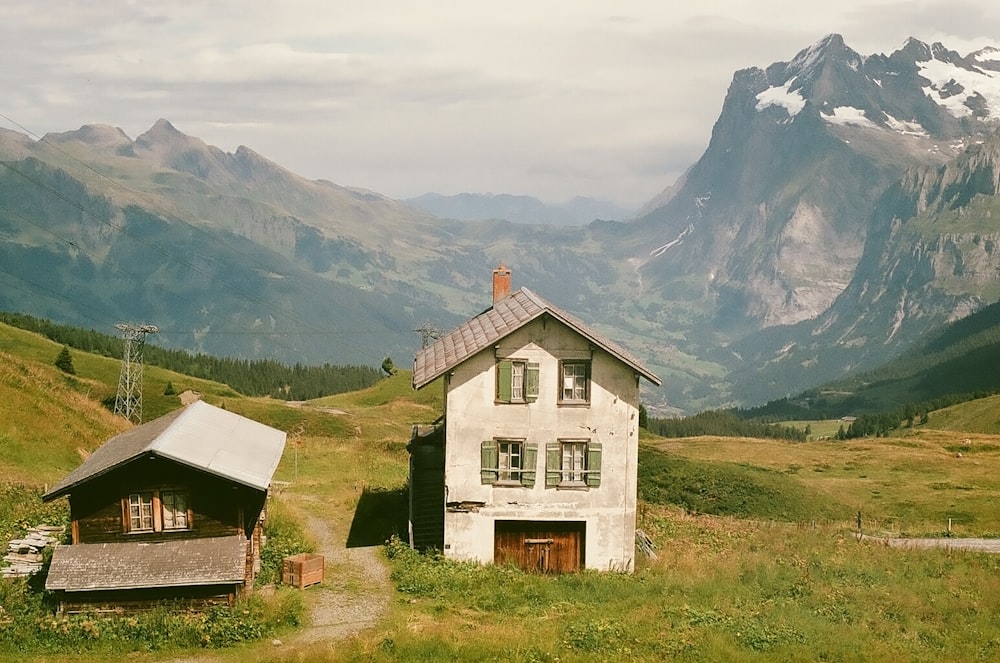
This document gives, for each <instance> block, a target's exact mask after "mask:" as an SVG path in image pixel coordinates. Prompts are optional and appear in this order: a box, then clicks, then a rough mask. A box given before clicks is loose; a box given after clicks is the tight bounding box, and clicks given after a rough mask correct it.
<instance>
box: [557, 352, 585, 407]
mask: <svg viewBox="0 0 1000 663" xmlns="http://www.w3.org/2000/svg"><path fill="white" fill-rule="evenodd" d="M559 372H560V376H559V377H560V381H559V401H560V402H562V403H588V402H590V362H589V361H564V362H562V363H561V364H560V365H559Z"/></svg>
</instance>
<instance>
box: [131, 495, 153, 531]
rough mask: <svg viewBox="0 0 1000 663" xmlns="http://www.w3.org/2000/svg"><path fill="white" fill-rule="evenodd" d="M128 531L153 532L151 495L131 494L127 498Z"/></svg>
mask: <svg viewBox="0 0 1000 663" xmlns="http://www.w3.org/2000/svg"><path fill="white" fill-rule="evenodd" d="M128 517H129V523H128V530H129V531H130V532H152V531H153V493H132V494H131V495H129V496H128Z"/></svg>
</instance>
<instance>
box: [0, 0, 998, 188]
mask: <svg viewBox="0 0 1000 663" xmlns="http://www.w3.org/2000/svg"><path fill="white" fill-rule="evenodd" d="M0 17H2V20H0V57H2V66H0V90H2V94H0V114H2V115H3V116H5V117H0V127H4V128H8V129H14V130H17V131H23V130H27V131H28V132H30V133H31V134H34V135H38V136H40V135H43V134H45V133H47V132H61V131H68V130H73V129H76V128H78V127H80V126H81V125H84V124H91V123H101V124H110V125H114V126H117V127H121V128H122V129H123V130H124V131H125V133H127V134H128V135H129V136H131V137H132V138H135V137H137V136H138V135H139V134H141V133H142V132H144V131H146V130H147V129H148V128H149V127H150V126H152V124H153V123H154V122H155V121H156V120H157V119H158V118H161V117H163V118H166V119H168V120H170V121H171V122H172V123H173V124H174V125H175V126H176V127H177V128H178V129H179V130H180V131H183V132H184V133H187V134H189V135H193V136H197V137H199V138H201V139H203V140H205V141H206V142H208V143H210V144H212V145H216V146H218V147H220V148H222V149H223V150H225V151H227V152H232V151H235V149H236V148H237V147H238V146H239V145H246V146H248V147H250V148H252V149H253V150H255V151H257V152H259V153H260V154H262V155H264V156H265V157H267V158H270V159H272V160H274V161H276V162H278V163H279V164H281V165H283V166H285V167H287V168H289V169H291V170H292V171H294V172H297V173H299V174H301V175H304V176H306V177H309V178H314V179H316V178H323V179H328V180H331V181H333V182H336V183H337V184H341V185H345V186H360V187H364V188H368V189H372V190H374V191H378V192H380V193H383V194H386V195H389V196H392V197H395V198H404V197H409V196H415V195H419V194H421V193H426V192H429V191H435V192H439V193H445V194H454V193H460V192H466V191H468V192H493V193H515V194H528V195H533V196H536V197H539V198H542V199H543V200H546V201H549V202H560V201H564V200H568V199H569V198H571V197H573V196H577V195H580V196H591V197H596V198H603V199H607V200H612V201H615V202H618V203H620V204H625V205H627V206H630V207H638V206H639V205H640V204H641V203H643V202H645V201H646V200H648V199H649V198H652V197H653V196H654V195H655V194H657V193H658V192H659V191H661V190H662V189H663V188H665V187H666V186H668V185H669V184H671V183H672V182H673V181H674V180H675V179H676V178H677V176H678V175H680V174H681V173H682V172H683V171H684V170H685V169H686V168H687V167H688V166H690V165H691V164H692V163H694V162H695V161H696V160H697V159H698V157H699V156H701V154H702V152H703V151H704V149H705V147H706V146H707V144H708V139H709V136H710V133H711V129H712V124H713V123H714V122H715V119H716V118H717V117H718V115H719V111H720V109H721V105H722V100H723V98H724V96H725V93H726V89H727V87H728V86H729V83H730V81H731V80H732V76H733V73H734V72H735V71H736V70H738V69H742V68H745V67H750V66H760V67H766V66H767V65H769V64H771V63H772V62H775V61H788V60H790V59H792V57H794V56H795V54H796V53H797V52H798V51H799V50H801V49H803V48H805V47H807V46H809V45H810V44H812V43H814V42H816V41H818V40H819V39H821V38H822V37H823V36H825V35H827V34H829V33H831V32H837V33H840V34H842V35H843V36H844V39H845V41H846V42H847V44H848V46H850V47H851V48H853V49H854V50H856V51H858V52H860V53H861V54H863V55H869V54H872V53H880V52H884V53H890V52H892V51H893V50H896V49H897V48H899V47H900V46H902V44H903V42H904V41H905V40H906V38H907V37H909V36H913V37H916V38H917V39H920V40H922V41H925V42H928V43H931V42H934V41H940V42H942V43H944V44H945V45H946V46H948V47H949V48H951V49H953V50H957V51H959V52H960V53H962V54H966V53H968V52H970V51H972V50H977V49H978V48H980V47H982V46H985V45H987V44H997V43H998V42H1000V12H998V11H996V9H995V4H994V1H993V0H989V1H987V0H949V1H947V2H945V1H938V0H928V1H923V0H907V1H882V0H839V1H838V2H831V3H814V2H803V1H802V0H790V1H785V0H759V1H758V2H746V0H699V1H697V2H685V3H680V2H668V1H666V0H648V1H630V0H590V1H588V0H528V1H523V0H505V1H504V2H497V1H495V0H494V1H492V2H478V1H472V0H427V1H425V2H412V1H411V0H364V1H360V0H356V1H354V2H341V1H338V0H317V1H298V0H282V1H281V2H267V3H265V2H255V1H254V0H233V1H229V0H225V1H213V0H200V1H199V2H194V1H192V2H187V1H182V0H171V1H169V2H156V1H154V0H134V1H133V0H101V1H100V2H75V1H74V2H70V1H68V0H67V1H60V0H54V1H52V2H37V0H4V2H3V6H2V10H0ZM6 118H9V120H8V119H6ZM21 127H23V129H22V128H21Z"/></svg>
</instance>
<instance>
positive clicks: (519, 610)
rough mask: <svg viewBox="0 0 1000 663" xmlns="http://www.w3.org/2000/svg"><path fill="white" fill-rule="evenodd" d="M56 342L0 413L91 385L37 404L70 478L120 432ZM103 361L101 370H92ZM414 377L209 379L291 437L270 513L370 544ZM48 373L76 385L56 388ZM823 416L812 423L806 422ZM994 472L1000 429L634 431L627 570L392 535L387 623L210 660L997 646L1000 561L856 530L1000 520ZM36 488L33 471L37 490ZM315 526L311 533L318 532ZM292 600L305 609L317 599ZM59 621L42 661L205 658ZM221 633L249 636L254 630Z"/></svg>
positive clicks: (90, 376)
mask: <svg viewBox="0 0 1000 663" xmlns="http://www.w3.org/2000/svg"><path fill="white" fill-rule="evenodd" d="M2 338H4V337H3V335H2V334H0V339H2ZM2 349H3V348H0V350H2ZM43 350H44V351H41V352H39V353H38V354H39V356H40V357H43V358H44V361H42V360H38V362H35V361H32V360H30V359H25V358H23V357H22V356H21V355H20V354H18V353H14V355H12V356H14V357H15V359H16V361H14V360H7V361H6V362H4V363H5V364H7V365H9V366H17V365H18V364H17V362H22V363H23V364H24V367H25V370H27V371H29V374H30V375H31V376H32V377H31V379H30V380H29V381H28V382H29V384H28V385H22V386H21V387H20V388H16V389H10V390H9V391H8V392H6V398H7V400H8V403H9V405H8V409H7V410H6V411H5V413H6V414H8V416H10V414H11V413H13V412H15V411H16V410H17V409H23V410H29V409H30V407H29V406H31V407H34V406H33V405H31V404H32V403H34V402H36V401H37V402H39V403H42V402H45V401H46V400H47V394H49V393H59V394H61V396H60V398H59V399H56V400H60V401H65V400H66V399H68V398H70V397H73V396H74V395H77V396H79V397H80V399H81V400H80V401H79V404H74V405H72V406H70V405H61V406H59V407H55V406H52V405H45V406H44V407H45V409H43V410H42V411H43V412H44V413H45V414H44V417H45V421H44V422H43V423H44V426H43V428H44V429H46V430H47V431H48V432H47V433H46V434H45V436H44V437H43V438H41V439H43V442H40V443H39V444H40V445H41V444H44V445H46V446H51V447H52V448H53V449H54V450H56V451H55V457H57V458H59V459H60V460H58V461H57V462H55V463H54V464H53V465H52V466H51V468H50V469H49V470H46V472H47V473H48V474H47V476H48V475H51V474H53V473H55V474H56V475H57V476H58V473H57V472H56V471H57V470H59V471H60V472H61V471H68V470H69V469H72V467H73V466H75V464H76V463H77V462H78V460H77V458H78V456H77V457H74V454H76V447H77V446H78V445H79V441H78V439H77V438H78V437H79V436H80V435H81V433H80V432H79V431H78V430H77V429H76V428H74V426H77V425H79V424H78V423H77V420H79V419H83V420H88V421H89V420H90V419H94V421H95V422H97V423H95V424H92V427H93V431H92V432H90V433H88V434H89V435H90V436H91V438H89V439H92V440H94V444H97V443H99V442H100V441H101V440H102V437H103V435H106V434H110V432H112V431H113V428H112V429H110V430H107V431H106V432H104V433H102V431H104V430H105V429H103V428H102V426H104V425H106V424H105V423H102V422H104V421H105V420H104V419H102V418H101V417H102V416H103V415H98V414H88V413H90V412H91V410H90V409H88V408H94V410H93V411H94V412H95V413H99V412H101V411H102V410H101V408H100V406H99V405H96V401H95V400H94V399H93V397H91V398H90V399H89V400H88V398H87V396H86V387H80V386H79V385H91V386H90V387H89V388H90V389H91V390H92V393H96V392H98V391H99V390H100V385H104V387H105V388H110V387H111V385H113V384H114V381H115V380H117V373H116V372H115V371H114V370H112V368H113V367H111V368H108V369H101V368H99V364H100V360H101V358H94V359H93V360H92V359H91V358H88V357H79V356H76V355H75V356H74V364H75V366H76V367H77V370H78V372H81V373H82V375H80V376H78V378H77V380H78V384H71V383H69V382H67V381H66V379H65V378H63V377H62V376H61V375H60V374H58V372H57V371H56V370H55V368H54V367H51V362H52V361H54V359H55V356H56V354H57V353H58V350H59V348H58V347H56V346H55V345H54V344H53V345H52V346H51V347H47V348H44V349H43ZM90 361H94V362H97V363H96V364H95V366H94V367H91V366H89V362H90ZM81 367H84V369H83V370H82V371H81ZM17 370H21V369H17ZM102 371H103V372H102ZM17 374H18V373H17V371H14V372H13V373H11V372H8V373H3V372H0V375H17ZM11 379H12V378H11ZM170 379H171V381H173V383H174V385H175V386H177V387H178V388H179V389H180V388H182V386H183V385H185V384H186V382H185V381H186V378H184V377H183V376H172V377H171V378H170ZM40 380H41V381H44V380H48V381H49V382H39V381H40ZM108 380H110V382H109V381H108ZM88 381H90V382H88ZM0 382H2V381H0ZM36 382H37V383H39V384H45V385H46V386H45V387H44V388H42V389H38V390H34V389H33V388H31V387H30V383H36ZM164 383H165V381H164ZM409 384H410V375H409V373H408V372H404V371H401V372H400V373H399V374H397V375H395V376H393V377H392V378H388V379H386V380H383V381H381V382H380V383H378V384H377V385H375V386H373V387H371V388H369V389H366V390H363V391H360V392H356V393H352V394H340V395H337V396H331V397H329V398H324V399H320V400H318V401H313V402H309V403H306V404H304V406H303V407H300V408H292V407H289V406H288V405H286V404H284V403H280V402H275V401H271V400H269V399H246V398H240V397H236V396H233V395H231V394H227V393H226V391H225V387H224V386H220V385H214V386H213V385H206V386H204V387H203V388H202V389H200V390H202V391H203V393H205V394H207V396H206V398H207V399H208V400H209V401H210V402H214V403H216V404H220V405H224V406H225V407H226V408H227V409H231V410H232V411H235V412H239V413H242V414H246V415H247V416H252V417H253V418H255V419H258V420H260V421H263V422H265V423H269V424H271V425H275V426H278V427H280V428H283V429H285V430H287V431H288V432H289V442H290V443H289V445H288V446H287V448H286V453H285V456H284V458H283V459H282V462H281V464H280V466H279V468H278V472H277V475H276V479H278V480H279V481H281V482H287V485H285V484H282V488H281V489H280V490H279V491H278V493H279V494H277V495H276V496H275V506H276V507H277V508H276V509H275V511H274V513H275V514H280V515H278V516H276V517H277V519H278V522H276V523H275V524H276V526H279V525H281V526H283V525H282V523H284V524H289V523H290V522H295V521H296V520H297V521H298V523H299V524H300V525H301V524H305V523H309V522H312V519H314V518H323V519H324V520H325V521H326V522H329V523H331V524H332V525H333V527H334V528H335V529H336V530H337V531H338V532H340V534H339V536H341V537H342V538H345V539H347V540H348V541H350V540H352V538H353V540H354V541H355V543H357V544H358V545H367V544H371V543H375V542H378V541H382V540H384V539H386V538H389V537H391V536H392V535H393V534H396V535H401V534H404V532H403V531H402V530H403V526H402V525H401V524H400V515H401V514H405V486H406V479H407V453H406V450H405V445H406V442H407V440H408V439H409V434H410V428H411V426H412V424H413V423H418V422H420V423H427V422H431V421H433V420H434V419H436V418H437V417H438V415H439V414H440V411H441V389H440V387H439V385H430V386H428V387H426V388H425V389H423V390H421V391H419V392H414V391H413V390H412V389H410V386H409ZM56 387H58V388H59V389H61V390H63V391H58V392H56V391H54V389H55V388H56ZM975 403H976V404H977V405H975V406H972V405H971V404H967V406H968V407H979V406H980V405H982V404H983V401H977V402H975ZM996 407H997V408H998V409H1000V402H998V403H997V406H996ZM81 413H83V414H81ZM34 416H35V417H37V416H38V415H34ZM991 416H995V415H994V414H993V413H992V410H989V409H987V410H980V411H977V412H976V413H975V414H969V412H968V411H967V412H964V413H963V412H962V409H961V408H956V409H954V411H953V412H949V413H932V415H931V425H935V426H936V427H942V426H941V423H942V422H943V421H946V419H945V417H954V419H952V421H956V422H958V421H977V420H978V421H982V420H986V419H987V418H989V417H991ZM962 417H964V419H962ZM2 421H6V420H2ZM110 422H111V423H112V424H113V423H114V420H113V419H112V420H110ZM33 423H36V424H37V425H38V426H42V423H39V422H35V419H33V418H26V419H23V420H22V422H21V423H20V424H19V427H18V428H16V429H14V432H10V431H11V429H10V428H8V429H3V428H0V430H6V431H7V435H8V436H9V438H10V439H11V440H13V441H14V442H16V443H17V444H19V445H21V451H20V452H19V455H18V456H16V457H15V456H12V455H8V456H7V460H6V461H3V462H5V463H6V465H4V466H2V467H3V469H4V471H5V472H7V471H11V472H14V473H16V474H17V475H18V476H23V477H28V478H32V477H34V476H35V475H34V473H33V468H32V466H31V463H36V462H38V463H40V462H42V461H43V455H44V453H43V452H44V450H43V449H38V450H33V449H32V448H31V446H30V444H28V441H29V440H30V439H32V438H30V437H29V435H33V434H34V429H33V426H32V424H33ZM817 425H818V424H814V425H813V426H812V428H813V434H814V435H817V433H818V431H817ZM0 426H2V424H0ZM29 431H30V433H29ZM991 432H996V431H991ZM88 444H89V442H88ZM959 454H961V456H959ZM26 464H27V465H26ZM61 468H65V469H61ZM998 470H1000V437H997V436H996V435H991V434H987V432H980V433H976V432H948V431H940V430H929V429H915V430H907V431H905V434H903V435H899V436H896V437H890V438H880V439H877V440H874V439H871V440H850V441H844V442H836V441H823V442H807V443H790V442H781V441H774V440H749V439H731V438H714V437H713V438H696V439H681V440H663V439H659V438H655V437H653V436H650V435H648V434H645V433H643V435H642V441H641V457H640V465H639V473H640V475H639V484H640V491H641V495H642V497H643V500H642V502H641V503H640V508H639V513H640V522H639V527H640V528H642V529H643V530H644V531H646V532H647V533H648V534H649V535H650V536H651V538H652V539H653V541H654V542H655V543H656V546H657V549H656V552H657V555H658V558H657V559H656V560H649V559H645V558H640V559H638V561H637V566H638V571H637V572H636V573H635V574H632V575H625V574H613V573H612V574H601V573H592V572H585V573H581V574H577V575H570V576H562V577H543V576H535V575H529V574H524V573H521V572H520V571H516V570H513V569H507V568H496V567H491V566H478V565H473V564H463V563H457V562H453V561H448V560H444V559H441V558H439V557H435V556H433V555H425V556H421V555H416V554H414V553H413V552H412V551H410V550H408V549H407V548H405V546H401V545H399V544H398V542H397V543H392V544H390V545H389V546H387V547H386V553H387V555H388V558H387V560H386V563H387V564H388V565H389V566H390V568H391V570H392V576H393V582H394V584H395V590H394V591H393V594H392V596H391V599H390V607H389V609H388V612H387V613H386V614H385V615H384V617H383V618H382V620H381V621H380V622H379V623H378V624H377V625H376V626H375V627H373V628H371V629H369V630H367V631H364V632H362V633H360V634H358V635H356V636H354V637H351V638H349V639H347V640H344V641H341V642H337V643H336V644H331V643H328V642H318V643H316V644H315V645H313V646H309V645H301V646H295V647H292V646H287V647H275V646H273V645H271V644H270V643H269V642H267V641H266V640H265V641H264V642H260V641H257V642H256V644H255V643H254V642H245V643H242V644H236V646H234V647H232V648H226V649H222V650H218V651H216V652H213V659H214V660H219V661H223V662H227V661H229V662H236V661H239V662H240V663H255V662H263V661H295V662H296V663H301V662H312V661H315V662H336V661H361V660H364V661H397V660H414V661H439V660H463V661H465V660H468V661H478V660H497V659H502V660H508V661H513V662H517V661H560V662H563V663H566V662H574V661H593V660H637V661H661V660H677V661H731V660H738V661H773V660H782V661H785V660H787V661H816V660H829V661H834V660H837V661H884V660H892V661H898V660H905V661H934V662H935V663H936V662H939V661H952V660H954V661H964V660H991V659H996V658H997V657H998V656H1000V651H998V650H1000V623H998V622H997V620H996V619H995V617H996V615H997V614H1000V557H997V556H991V555H987V554H978V553H966V552H959V551H943V550H900V549H895V548H888V547H885V546H882V545H878V544H876V543H869V542H864V543H859V542H858V541H857V540H856V539H855V537H854V532H853V528H854V517H855V514H856V512H857V511H858V510H861V511H862V512H863V514H864V526H865V529H866V531H870V532H874V531H886V532H893V533H900V534H906V533H908V534H937V533H942V532H943V531H944V529H945V527H946V523H947V519H948V518H953V520H954V522H953V526H954V530H955V532H954V533H955V534H956V535H959V536H963V535H991V534H1000V513H998V512H997V509H996V504H997V502H998V501H1000V478H997V477H1000V472H998ZM41 481H42V479H40V478H35V482H36V483H35V484H34V485H35V486H36V488H32V490H36V491H37V484H38V483H40V482H41ZM8 502H9V500H8ZM3 504H4V501H3V499H0V519H2V518H6V519H7V520H8V521H10V520H11V519H16V517H15V516H10V515H6V516H5V515H3V514H4V513H8V514H9V513H11V512H12V509H11V508H10V507H9V506H8V507H7V511H6V512H5V511H4V507H3ZM302 536H303V537H304V538H305V539H308V537H309V531H308V529H307V530H306V532H304V533H303V534H302ZM305 543H306V544H308V543H309V541H306V542H305ZM331 570H335V571H336V572H335V573H330V571H331ZM356 573H357V572H356V571H354V570H352V567H351V566H350V565H349V564H347V563H346V562H344V563H342V562H338V561H336V560H328V575H329V576H332V577H329V583H330V584H331V585H336V586H337V587H339V588H346V590H347V591H357V592H358V595H359V596H362V597H363V596H365V594H364V592H365V591H367V589H366V588H367V587H368V585H366V583H365V582H364V580H363V578H361V577H358V576H356V575H355V574H356ZM4 591H9V590H4ZM7 596H8V599H9V600H8V599H2V600H0V605H2V606H4V610H5V611H6V612H7V613H8V615H9V614H11V613H12V612H13V611H14V610H16V609H17V608H16V607H15V606H19V605H22V604H23V603H24V601H28V600H29V599H27V598H24V597H23V596H22V597H21V599H23V600H22V601H21V602H17V601H14V599H15V598H17V597H16V596H14V595H13V594H8V595H7ZM18 596H20V595H18ZM294 596H295V597H297V600H300V601H302V602H304V603H305V604H306V605H308V604H309V603H310V602H313V601H316V600H319V599H318V598H317V597H319V596H322V593H321V592H311V591H306V592H300V593H296V594H294ZM31 600H35V599H31ZM5 601H6V602H5ZM261 609H264V608H261ZM268 609H270V608H268ZM5 619H6V618H4V617H0V639H2V638H3V637H9V633H8V635H7V636H5V635H4V634H3V633H2V631H3V629H4V628H8V629H9V626H8V627H5V626H3V625H2V624H3V623H4V621H5ZM9 623H10V624H13V623H14V622H9ZM17 623H18V624H20V626H18V627H17V628H18V629H27V628H28V626H27V623H26V622H17ZM220 623H221V622H220ZM42 626H43V625H40V624H37V623H34V624H32V628H34V629H35V630H34V631H32V632H31V634H28V632H27V631H26V630H25V631H20V630H19V631H17V633H23V634H24V635H23V637H22V638H21V641H22V642H29V643H36V644H33V645H31V646H32V647H35V646H38V647H41V646H43V645H40V644H37V643H39V642H43V641H45V638H46V637H49V636H53V635H54V634H53V631H52V628H57V629H62V628H64V625H63V624H62V623H57V626H56V627H52V628H50V627H49V626H48V625H44V628H42ZM289 627H290V626H289V625H288V624H284V625H281V626H279V627H277V628H279V629H280V628H289ZM65 628H67V629H68V630H69V631H72V632H73V633H75V635H73V636H72V637H75V638H78V639H79V642H80V643H81V644H80V652H79V653H78V654H72V655H71V654H56V653H53V654H52V655H41V656H35V658H43V659H46V660H52V661H55V660H74V661H96V660H102V661H103V660H119V661H122V660H126V659H128V660H135V659H136V658H138V659H139V660H154V659H155V658H157V656H160V657H162V655H164V654H167V655H169V656H170V657H172V658H182V659H187V658H192V657H195V658H196V657H197V656H198V655H199V654H198V651H197V650H198V649H200V648H201V647H202V645H203V643H194V644H192V643H191V641H190V640H186V639H185V640H182V643H184V646H183V647H179V648H177V649H171V650H163V653H162V654H159V655H149V656H146V655H139V656H136V655H127V654H120V653H117V651H118V650H115V651H114V652H112V650H111V649H108V648H104V649H102V648H101V647H103V645H98V644H94V643H92V642H89V641H87V640H86V637H89V636H87V635H86V631H85V630H84V629H85V627H84V626H83V624H82V622H80V623H77V622H74V623H73V625H70V626H65ZM115 628H117V627H115ZM230 628H231V629H232V631H233V632H235V633H237V634H238V633H240V632H241V629H243V628H244V627H242V626H239V625H238V624H230ZM113 632H114V629H110V630H108V631H107V633H109V634H110V633H113ZM38 634H41V635H38ZM185 637H186V636H185ZM8 642H13V640H9V641H8ZM9 651H13V650H9ZM30 651H34V652H35V653H36V654H37V653H38V651H41V650H34V649H33V650H30ZM62 651H65V650H62ZM29 658H31V657H30V656H29Z"/></svg>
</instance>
